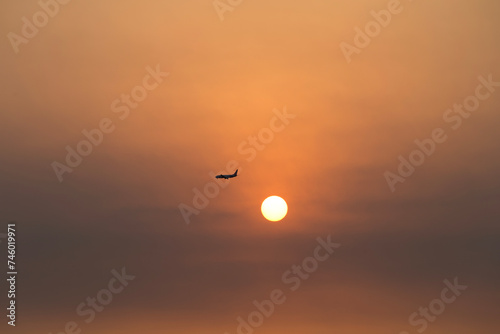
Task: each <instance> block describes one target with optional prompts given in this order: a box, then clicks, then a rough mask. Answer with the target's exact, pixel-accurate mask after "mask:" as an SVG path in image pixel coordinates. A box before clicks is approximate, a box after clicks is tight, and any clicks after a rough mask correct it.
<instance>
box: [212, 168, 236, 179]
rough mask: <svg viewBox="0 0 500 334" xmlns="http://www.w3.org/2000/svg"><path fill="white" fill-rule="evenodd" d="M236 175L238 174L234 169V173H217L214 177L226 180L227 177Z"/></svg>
mask: <svg viewBox="0 0 500 334" xmlns="http://www.w3.org/2000/svg"><path fill="white" fill-rule="evenodd" d="M236 176H238V170H236V172H234V174H226V175H224V174H219V175H217V176H216V177H215V178H216V179H226V180H227V179H230V178H232V177H236Z"/></svg>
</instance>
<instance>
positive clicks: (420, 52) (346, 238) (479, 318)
mask: <svg viewBox="0 0 500 334" xmlns="http://www.w3.org/2000/svg"><path fill="white" fill-rule="evenodd" d="M223 2H225V1H223ZM388 2H389V1H378V0H356V1H333V0H332V1H327V0H313V1H286V0H270V1H263V0H253V1H243V2H242V3H241V4H240V5H238V6H236V7H235V8H234V9H233V11H228V12H226V13H224V20H223V21H222V20H220V18H219V16H218V14H217V11H216V10H215V9H214V6H213V4H212V1H211V0H205V1H201V0H193V1H181V0H164V1H158V0H148V1H131V0H120V1H119V0H104V1H78V0H74V1H71V2H69V3H68V4H66V5H61V6H60V8H59V12H58V13H57V14H56V15H54V17H52V18H50V20H49V22H48V24H47V25H46V26H44V27H42V28H40V29H39V32H38V33H37V34H36V36H34V37H33V38H31V39H29V40H28V43H27V44H21V45H20V46H19V52H18V53H16V52H15V50H14V48H13V47H12V45H11V42H10V41H9V39H8V34H9V33H11V32H13V33H15V34H18V35H19V34H21V29H22V26H23V24H24V23H23V21H22V18H23V17H27V18H28V19H29V20H31V18H32V16H33V14H35V13H36V12H37V11H39V10H40V8H41V7H40V5H39V3H38V2H37V1H34V0H22V1H1V2H0V5H1V10H0V30H1V32H2V34H3V36H5V38H4V39H3V42H2V43H0V61H1V64H2V65H1V67H0V78H1V79H0V88H1V89H0V101H1V107H2V109H1V116H0V117H1V119H0V126H1V130H2V131H1V133H2V140H0V152H1V155H2V163H1V164H0V169H1V173H0V185H1V199H0V203H1V204H0V208H1V218H2V219H3V221H4V222H5V223H7V222H10V221H16V222H17V224H18V248H19V252H18V262H19V264H18V267H19V269H18V271H19V276H18V298H17V302H18V305H19V306H18V318H17V326H16V328H15V329H13V328H11V327H10V326H7V325H6V320H5V315H3V314H2V318H3V319H4V320H3V321H2V324H1V325H0V328H2V332H3V330H4V329H6V330H7V333H11V332H12V333H26V334H28V333H29V334H33V333H43V334H45V333H53V334H56V333H59V332H62V331H63V330H64V326H65V324H66V323H67V322H69V321H75V322H77V323H78V324H79V325H80V328H81V329H82V333H93V334H114V333H121V334H129V333H130V334H132V333H151V334H154V333H179V334H190V333H208V334H212V333H213V334H223V333H225V332H227V333H229V334H235V333H236V332H237V331H236V328H237V320H236V319H237V317H239V316H241V317H247V316H248V314H249V313H250V312H252V311H254V310H255V307H254V306H253V305H252V301H253V300H259V301H260V300H263V299H268V298H269V294H270V292H271V291H272V290H273V289H282V290H283V291H286V297H287V300H286V302H285V303H284V304H283V305H279V306H277V307H276V310H275V313H274V314H273V315H272V316H271V317H270V318H269V319H266V320H265V322H264V324H263V325H262V326H261V327H259V328H257V329H256V330H255V333H258V334H285V333H286V334H295V333H297V334H298V333H315V334H327V333H328V334H331V333H345V334H364V333H371V334H382V333H384V334H386V333H395V334H399V333H400V332H401V331H407V332H408V333H417V331H416V330H417V329H418V327H414V326H411V325H410V324H409V322H408V318H409V316H410V315H411V314H412V313H413V312H415V311H417V310H418V309H419V307H421V306H428V305H429V303H430V302H431V301H432V300H433V299H435V298H439V296H440V293H441V290H442V289H443V287H444V284H443V281H444V280H445V279H448V280H453V278H455V277H458V281H459V282H460V283H461V284H465V285H467V286H468V288H467V290H466V291H464V292H463V294H462V295H461V296H459V297H458V298H457V300H456V301H455V302H454V303H452V304H449V305H447V306H446V310H445V311H444V313H443V314H441V315H439V316H438V318H437V319H436V321H434V322H433V323H429V326H428V328H427V329H426V330H425V333H428V334H438V333H454V334H469V333H470V334H492V333H498V332H499V331H500V324H499V322H498V313H499V311H500V304H499V297H500V291H499V289H498V282H499V279H500V270H499V264H500V261H499V253H500V252H499V251H500V246H499V237H500V228H499V225H498V223H499V216H500V179H499V169H500V157H499V154H498V152H499V151H500V140H499V139H500V135H499V133H500V132H499V131H498V128H499V126H500V116H499V113H498V111H499V108H500V87H498V88H497V91H496V92H493V93H492V94H491V96H490V97H489V98H488V99H486V100H485V101H481V104H480V106H479V108H478V109H477V110H476V111H474V112H472V115H471V116H470V117H469V118H467V119H464V120H463V123H462V124H461V126H460V128H458V129H456V130H453V129H452V128H451V125H452V124H450V123H446V122H445V121H444V120H443V114H444V113H445V111H446V110H447V109H448V108H451V107H453V105H454V104H458V103H462V102H463V101H464V99H465V98H466V97H467V96H470V95H473V94H474V92H475V89H476V87H477V86H478V84H479V80H478V77H479V76H483V77H488V76H489V75H491V76H492V78H493V79H494V80H495V81H500V64H499V59H500V44H499V43H498V41H499V40H500V22H499V20H498V17H499V14H500V4H499V3H498V2H497V1H493V0H478V1H467V0H443V1H413V2H409V1H402V2H401V5H402V11H401V13H399V14H396V15H393V17H392V20H391V22H390V23H389V25H388V26H387V27H385V28H383V29H382V30H381V32H380V33H379V34H378V35H377V36H375V37H373V39H372V41H371V43H370V45H368V46H367V47H366V48H363V49H361V50H360V52H359V54H354V55H352V61H351V62H350V63H348V62H347V61H346V58H345V57H344V55H343V53H342V51H341V48H340V45H341V43H343V42H345V43H349V44H353V43H354V42H353V40H354V37H355V30H354V29H355V27H360V28H364V26H365V24H367V23H368V22H369V21H371V20H373V18H372V16H371V14H370V12H371V11H373V10H374V11H380V10H383V9H385V8H387V5H388ZM157 65H159V67H160V68H161V70H162V71H164V72H169V76H168V77H166V78H165V79H164V81H163V82H162V83H161V84H160V85H159V86H158V87H157V88H156V89H154V90H152V91H150V92H149V93H148V96H147V98H146V99H145V100H144V101H142V102H141V103H140V104H139V105H138V106H137V108H135V109H134V110H132V111H131V112H130V114H129V115H128V117H126V118H125V119H123V120H121V119H120V118H119V116H120V115H121V113H115V112H113V109H112V107H111V105H112V103H113V101H115V100H116V99H119V98H120V96H121V95H122V94H130V92H131V90H132V89H133V88H134V87H135V86H137V85H140V84H141V83H142V82H143V78H144V76H145V75H146V74H147V73H148V72H147V70H146V68H147V67H150V68H155V67H156V66H157ZM284 108H286V110H287V111H288V112H289V113H291V114H293V115H294V116H295V118H294V119H291V120H290V123H289V124H288V125H287V126H286V127H285V128H284V130H283V131H281V132H279V133H276V134H275V136H274V139H273V140H272V141H271V142H270V143H269V144H267V145H265V147H264V148H263V149H262V150H261V151H258V152H257V154H256V156H255V158H254V159H251V161H247V158H248V154H242V153H241V149H239V147H240V145H248V146H245V147H250V146H249V144H248V137H249V136H252V135H256V134H258V133H259V131H261V130H262V129H263V128H266V127H269V124H270V121H271V119H272V118H273V117H274V115H275V114H274V113H273V110H283V109H284ZM105 118H109V119H111V120H112V122H113V125H114V126H115V130H114V131H113V132H112V133H109V134H105V135H104V139H103V141H102V144H100V145H99V146H96V147H94V149H93V151H92V153H91V154H90V155H88V156H87V157H84V159H83V162H82V163H81V164H80V165H79V166H77V167H76V168H75V169H74V170H73V172H72V173H66V174H64V176H63V178H64V180H63V182H59V181H58V178H57V176H56V174H55V173H54V170H53V168H52V165H51V164H52V163H53V162H54V161H58V162H61V163H64V159H65V156H66V149H65V148H66V146H68V145H69V146H70V147H72V148H75V147H76V145H77V144H78V143H79V142H80V141H81V140H83V139H85V137H84V136H83V134H82V131H83V130H85V129H87V130H91V129H94V128H96V127H98V126H99V123H100V122H101V120H102V119H105ZM436 128H442V129H443V130H444V131H445V133H446V135H447V140H446V141H445V142H444V143H442V144H438V145H437V147H436V150H435V152H434V154H432V155H430V156H429V157H427V158H426V160H425V162H424V163H423V164H422V165H421V166H419V167H417V168H416V170H415V172H414V173H413V174H412V175H411V176H409V177H408V178H407V179H406V181H405V182H404V183H398V184H397V185H396V187H395V191H394V192H391V190H390V188H389V186H388V184H387V182H386V179H385V177H384V173H385V172H386V171H391V172H393V173H397V168H398V164H399V161H398V157H399V156H400V155H402V156H403V157H406V158H408V156H409V155H410V153H411V152H412V151H413V150H415V149H416V148H417V146H416V144H415V143H414V141H415V140H417V139H418V140H423V139H426V138H430V136H431V133H432V131H433V130H434V129H436ZM245 142H247V144H245ZM233 160H234V161H237V162H238V163H239V166H240V172H239V176H238V177H237V178H236V179H232V180H231V181H230V182H229V181H228V182H229V183H230V185H229V186H228V187H227V188H224V189H221V190H220V193H219V194H218V196H216V197H215V198H213V199H210V203H209V205H208V206H207V207H206V208H204V209H203V210H201V211H200V213H199V214H198V215H193V216H192V217H191V223H190V224H189V225H188V224H186V223H185V222H184V220H183V217H182V215H181V213H180V211H179V205H180V204H181V203H184V204H186V205H190V206H192V205H193V203H192V201H193V196H194V192H193V189H199V190H201V191H203V188H204V186H205V185H206V184H207V183H209V182H212V181H213V179H212V177H211V176H210V175H209V173H216V174H218V173H219V172H221V171H223V170H224V169H225V168H226V164H227V163H228V162H230V161H233ZM228 172H229V171H228ZM230 172H232V171H230ZM271 195H279V196H282V197H283V198H284V199H285V200H286V201H287V202H288V205H289V213H288V215H287V217H286V218H285V219H284V220H283V221H281V222H277V223H270V222H267V221H266V220H265V219H264V218H263V217H262V215H261V213H260V205H261V203H262V201H263V200H264V199H265V198H266V197H268V196H271ZM4 230H6V228H3V230H2V231H0V233H5V231H4ZM328 235H331V236H332V240H333V241H335V242H337V243H340V244H341V246H340V248H338V249H337V251H336V252H335V253H334V254H333V255H332V256H331V257H330V258H329V259H328V260H327V261H325V262H322V263H320V265H319V268H318V270H317V271H315V272H314V273H312V274H311V277H310V278H308V279H307V280H304V281H303V282H302V285H301V286H300V288H299V289H298V290H297V291H294V292H291V291H290V289H289V288H288V286H287V285H286V284H284V283H283V282H282V279H281V277H282V275H283V273H284V272H286V271H287V270H288V269H290V267H291V266H292V265H294V264H300V263H301V262H302V261H303V259H304V258H306V257H308V256H310V255H311V254H312V253H313V250H314V249H315V247H316V245H317V242H316V238H318V237H322V238H326V237H327V236H328ZM0 240H1V239H0ZM5 246H6V244H5V241H2V243H0V248H1V249H2V253H1V254H6V251H5V250H6V247H5ZM2 256H5V257H6V255H2ZM123 267H125V268H126V270H127V273H130V274H131V275H135V277H136V278H135V279H134V280H133V281H132V282H130V284H129V285H128V286H127V287H126V288H125V289H124V290H123V292H122V293H120V294H117V295H115V296H114V298H113V301H112V302H111V303H110V304H109V305H107V306H106V307H105V309H104V310H103V311H102V312H100V313H98V314H97V316H96V318H95V320H94V321H92V322H91V323H88V324H87V323H85V321H84V319H85V318H84V317H81V316H78V315H77V314H76V311H75V310H76V307H77V306H78V305H79V304H80V303H82V302H84V301H85V299H86V298H87V297H89V296H96V294H97V292H98V291H99V290H101V289H103V288H106V287H107V285H108V282H109V280H110V279H111V277H112V274H111V270H113V269H117V270H120V269H121V268H123ZM2 268H3V267H2ZM2 270H3V269H2ZM1 289H2V291H1V295H2V297H1V299H0V300H1V303H2V304H1V305H2V309H4V305H5V302H6V300H7V298H6V297H5V294H6V293H4V292H5V284H4V283H2V285H1Z"/></svg>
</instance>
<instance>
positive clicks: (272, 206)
mask: <svg viewBox="0 0 500 334" xmlns="http://www.w3.org/2000/svg"><path fill="white" fill-rule="evenodd" d="M260 210H261V211H262V215H263V216H264V217H265V218H266V219H267V220H269V221H273V222H276V221H279V220H281V219H283V218H284V217H285V216H286V214H287V212H288V205H287V204H286V202H285V200H284V199H283V198H281V197H279V196H270V197H268V198H266V199H265V200H264V202H262V206H261V208H260Z"/></svg>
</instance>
